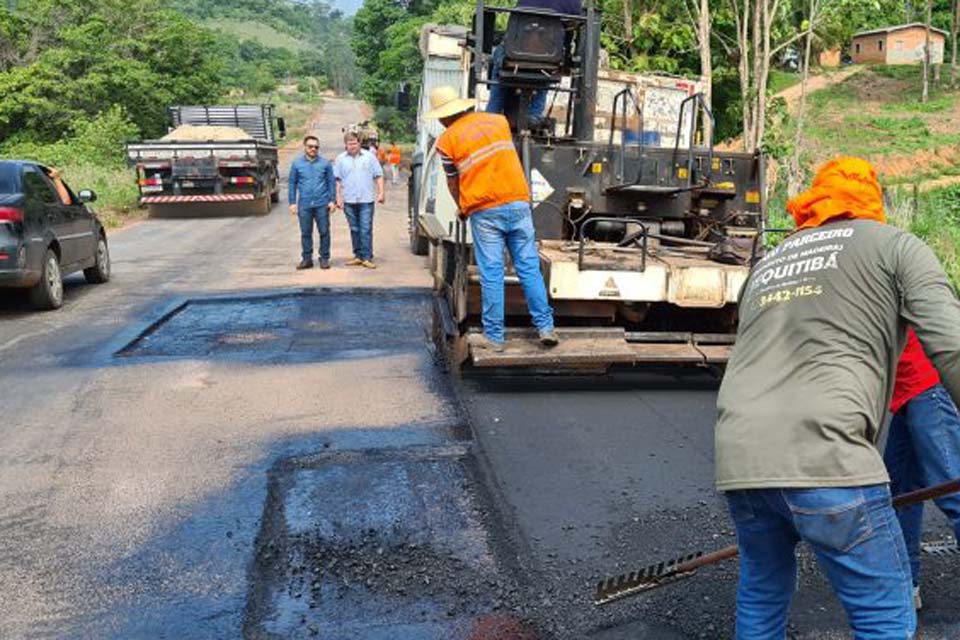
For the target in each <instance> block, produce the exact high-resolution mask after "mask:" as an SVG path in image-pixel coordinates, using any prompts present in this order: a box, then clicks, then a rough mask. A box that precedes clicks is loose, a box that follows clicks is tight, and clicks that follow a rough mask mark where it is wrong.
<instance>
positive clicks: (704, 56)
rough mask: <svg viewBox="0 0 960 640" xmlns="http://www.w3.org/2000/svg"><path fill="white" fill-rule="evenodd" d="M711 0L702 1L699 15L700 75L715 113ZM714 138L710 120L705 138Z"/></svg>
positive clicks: (708, 102) (705, 123) (705, 126)
mask: <svg viewBox="0 0 960 640" xmlns="http://www.w3.org/2000/svg"><path fill="white" fill-rule="evenodd" d="M710 36H711V33H710V0H700V8H699V12H698V14H697V43H698V44H699V45H700V75H701V76H702V77H703V94H704V97H706V99H707V106H709V107H710V111H713V55H712V53H711V51H710V39H711V38H710ZM712 136H713V129H712V127H711V123H710V119H709V118H707V119H705V120H704V123H703V137H704V140H705V141H709V140H710V139H711V137H712Z"/></svg>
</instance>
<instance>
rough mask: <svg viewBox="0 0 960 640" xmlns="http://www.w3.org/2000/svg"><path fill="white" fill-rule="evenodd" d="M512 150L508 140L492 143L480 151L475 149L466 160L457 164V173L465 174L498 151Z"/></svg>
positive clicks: (511, 143) (511, 144)
mask: <svg viewBox="0 0 960 640" xmlns="http://www.w3.org/2000/svg"><path fill="white" fill-rule="evenodd" d="M513 148H514V146H513V142H511V141H509V140H502V141H500V142H494V143H492V144H488V145H487V146H485V147H483V148H481V149H477V150H476V151H474V152H473V153H471V154H470V155H469V156H467V157H466V158H464V159H463V160H461V161H460V162H458V163H457V171H459V172H460V173H461V174H463V173H466V172H467V171H469V170H470V169H471V168H472V167H473V166H474V165H475V164H477V163H478V162H480V161H482V160H486V159H487V158H489V157H490V156H492V155H493V154H495V153H499V152H500V151H508V150H513Z"/></svg>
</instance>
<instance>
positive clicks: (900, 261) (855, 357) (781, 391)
mask: <svg viewBox="0 0 960 640" xmlns="http://www.w3.org/2000/svg"><path fill="white" fill-rule="evenodd" d="M908 324H909V325H912V326H913V327H914V328H915V329H916V332H917V337H918V338H919V339H920V343H921V344H922V345H923V348H924V351H925V352H926V354H927V355H928V356H929V357H930V359H931V360H932V361H933V364H934V366H935V367H936V368H937V370H938V371H939V372H940V375H941V377H942V379H943V383H944V385H945V386H946V387H947V389H948V390H949V391H950V394H951V395H952V397H953V399H954V401H955V402H957V401H960V303H958V301H957V297H956V294H955V292H954V290H953V288H952V287H951V286H950V283H949V282H948V280H947V277H946V275H945V274H944V272H943V268H942V267H941V266H940V263H939V262H938V261H937V258H936V256H934V254H933V252H932V251H931V250H930V248H929V247H927V245H925V244H924V243H923V242H922V241H920V240H919V239H917V238H916V237H915V236H913V235H911V234H909V233H905V232H903V231H900V230H899V229H897V228H895V227H892V226H889V225H885V224H881V223H878V222H874V221H872V220H845V221H839V222H833V223H830V224H826V225H823V226H821V227H819V228H815V229H807V230H804V231H800V232H799V233H796V234H794V235H792V236H790V237H789V238H787V239H786V240H785V241H784V242H783V243H781V244H780V245H779V246H778V247H777V248H776V249H775V250H773V251H771V252H770V253H768V254H767V255H766V256H765V257H764V258H763V260H761V261H760V263H759V264H758V265H757V266H756V268H755V269H754V270H753V272H752V273H751V274H750V278H749V279H748V280H747V283H746V284H745V285H744V289H743V291H742V292H741V296H740V326H739V329H738V331H737V343H736V346H735V347H734V352H733V355H732V357H731V359H730V363H729V366H728V367H727V372H726V375H725V376H724V378H723V384H722V385H721V386H720V394H719V397H718V399H717V412H718V419H717V428H716V452H717V488H718V489H719V490H721V491H727V490H734V489H759V488H772V487H785V488H786V487H842V486H863V485H870V484H878V483H884V482H887V481H888V477H887V472H886V469H885V467H884V464H883V460H882V458H881V455H880V453H879V452H878V451H877V447H876V444H877V440H878V439H879V437H880V429H881V426H882V425H883V422H884V418H885V417H886V410H887V407H888V406H889V401H890V396H891V394H892V392H893V382H894V374H895V371H896V364H897V360H898V359H899V357H900V353H901V351H902V350H903V345H904V343H905V334H906V329H907V325H908ZM958 404H960V402H958Z"/></svg>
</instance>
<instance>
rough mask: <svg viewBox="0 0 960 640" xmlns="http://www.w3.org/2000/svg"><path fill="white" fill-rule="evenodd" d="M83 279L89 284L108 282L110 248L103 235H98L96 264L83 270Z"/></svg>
mask: <svg viewBox="0 0 960 640" xmlns="http://www.w3.org/2000/svg"><path fill="white" fill-rule="evenodd" d="M83 277H84V278H86V280H87V282H89V283H90V284H103V283H104V282H108V281H109V280H110V247H109V246H108V245H107V238H106V237H105V236H104V235H103V234H100V239H99V240H97V255H96V262H95V263H94V264H93V266H92V267H89V268H88V269H84V270H83Z"/></svg>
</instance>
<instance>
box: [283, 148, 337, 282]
mask: <svg viewBox="0 0 960 640" xmlns="http://www.w3.org/2000/svg"><path fill="white" fill-rule="evenodd" d="M287 193H288V194H289V199H290V215H296V216H298V217H299V218H300V246H301V249H302V250H303V253H302V255H301V258H302V259H301V260H300V264H298V265H297V269H309V268H311V267H312V266H313V259H312V258H313V223H314V221H316V223H317V233H319V235H320V268H321V269H329V268H330V213H331V212H332V211H333V210H334V208H335V207H336V205H335V204H334V202H335V199H336V193H337V187H336V182H335V180H334V177H333V167H331V166H330V163H329V162H327V160H326V159H325V158H321V157H320V141H319V140H317V138H316V136H307V137H306V138H304V139H303V155H302V156H300V157H299V158H297V159H296V160H294V161H293V164H292V165H291V166H290V181H289V185H288V187H287Z"/></svg>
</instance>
